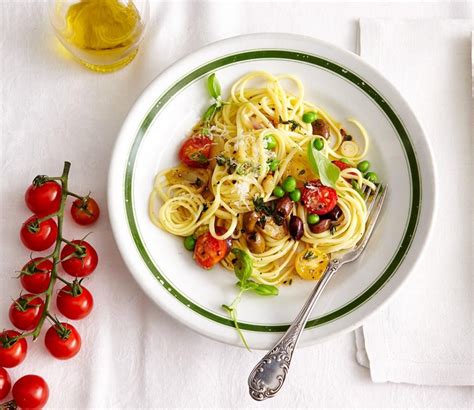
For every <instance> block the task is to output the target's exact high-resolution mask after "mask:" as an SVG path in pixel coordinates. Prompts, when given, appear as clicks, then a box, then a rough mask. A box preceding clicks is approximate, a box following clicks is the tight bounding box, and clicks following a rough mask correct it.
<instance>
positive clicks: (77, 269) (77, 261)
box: [61, 240, 99, 278]
mask: <svg viewBox="0 0 474 410" xmlns="http://www.w3.org/2000/svg"><path fill="white" fill-rule="evenodd" d="M72 243H73V244H74V245H76V246H77V247H76V246H74V245H70V244H67V245H66V246H65V247H64V248H63V249H62V251H61V261H62V262H61V265H62V267H63V269H64V270H65V271H66V272H67V273H69V274H70V275H71V276H76V277H79V278H83V277H84V276H88V275H90V274H91V273H92V272H94V269H95V268H96V267H97V263H98V261H99V257H98V256H97V252H96V251H95V249H94V248H93V247H92V246H91V245H90V244H89V243H88V242H86V241H83V240H75V241H72Z"/></svg>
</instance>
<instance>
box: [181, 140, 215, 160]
mask: <svg viewBox="0 0 474 410" xmlns="http://www.w3.org/2000/svg"><path fill="white" fill-rule="evenodd" d="M211 144H212V141H211V140H210V139H209V138H207V137H204V136H202V135H196V136H194V137H191V138H189V139H187V140H186V141H184V143H183V145H182V147H181V149H180V150H179V159H180V161H181V162H183V163H184V164H186V165H187V166H188V167H192V168H206V167H207V165H208V164H209V157H210V155H211Z"/></svg>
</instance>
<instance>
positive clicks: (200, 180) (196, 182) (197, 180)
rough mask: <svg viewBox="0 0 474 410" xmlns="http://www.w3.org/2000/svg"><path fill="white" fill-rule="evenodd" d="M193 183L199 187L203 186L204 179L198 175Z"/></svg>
mask: <svg viewBox="0 0 474 410" xmlns="http://www.w3.org/2000/svg"><path fill="white" fill-rule="evenodd" d="M193 185H196V186H197V187H198V188H200V187H202V179H201V178H199V177H197V178H196V181H194V183H193Z"/></svg>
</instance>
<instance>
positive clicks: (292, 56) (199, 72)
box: [124, 50, 421, 332]
mask: <svg viewBox="0 0 474 410" xmlns="http://www.w3.org/2000/svg"><path fill="white" fill-rule="evenodd" d="M260 59H282V60H295V61H300V62H304V63H306V64H311V65H315V66H318V67H321V68H324V69H325V70H329V71H331V72H333V73H335V74H337V75H339V76H341V77H343V78H345V79H346V80H348V81H350V82H351V83H353V84H354V85H355V86H357V87H358V88H360V89H361V90H362V91H364V92H365V93H366V94H367V95H368V96H369V97H370V98H371V99H372V100H373V101H374V102H375V103H376V104H377V105H378V106H379V107H380V109H381V110H382V111H383V112H384V113H385V115H386V116H387V117H388V119H389V120H390V122H391V123H392V125H393V127H394V128H395V130H396V131H397V133H398V136H399V139H400V142H401V144H402V147H403V149H404V150H405V154H406V157H407V160H408V167H409V170H410V176H411V182H412V183H411V187H412V192H411V204H410V215H409V218H408V223H407V226H406V229H405V233H404V236H403V239H402V241H401V243H400V246H399V248H398V250H397V252H396V254H395V255H394V256H393V258H392V260H391V262H390V264H389V265H388V266H387V267H386V269H385V270H384V272H383V273H382V274H381V275H380V276H379V277H378V278H377V280H376V281H375V282H373V283H372V285H371V286H370V287H369V288H368V289H366V290H365V291H364V292H363V293H362V294H360V295H359V296H358V297H356V298H355V299H353V300H351V301H350V302H349V303H347V304H345V305H344V306H342V307H340V308H339V309H337V310H335V311H333V312H331V313H328V314H326V315H324V316H321V317H318V318H316V319H313V320H310V321H308V323H307V324H306V328H312V327H316V326H321V325H322V324H324V323H328V322H331V321H334V320H336V319H338V318H340V317H342V316H344V315H347V314H348V313H350V312H352V311H353V310H354V309H356V308H358V307H359V306H361V305H362V304H364V303H365V302H367V301H368V300H369V299H370V298H371V297H372V296H374V295H375V294H376V293H377V292H378V291H379V290H380V289H381V288H382V287H383V286H384V285H385V284H386V283H387V282H388V281H389V279H390V278H391V277H392V276H393V275H394V273H395V272H396V271H397V269H398V267H399V266H400V264H401V262H402V261H403V259H404V258H405V256H406V254H407V252H408V250H409V248H410V246H411V243H412V240H413V237H414V234H415V232H416V228H417V225H418V219H419V214H420V204H421V179H420V174H419V169H418V163H417V159H416V155H415V150H414V148H413V145H412V143H411V141H410V138H409V136H408V133H407V131H406V130H405V127H404V126H403V124H402V122H401V121H400V119H399V118H398V116H397V115H396V114H395V112H394V111H393V109H392V108H391V107H390V105H389V104H388V103H387V102H386V101H385V99H384V98H383V97H382V96H381V95H380V93H379V92H377V91H376V90H375V89H374V88H373V87H372V86H371V85H369V84H368V83H367V82H366V81H364V80H363V79H361V78H360V77H359V76H358V75H357V74H355V73H353V72H351V71H350V70H348V69H347V68H345V67H342V66H341V65H339V64H337V63H335V62H333V61H329V60H326V59H324V58H322V57H318V56H314V55H310V54H305V53H301V52H295V51H289V50H255V51H247V52H242V53H237V54H231V55H228V56H225V57H222V58H219V59H217V60H214V61H211V62H209V63H207V64H205V65H203V66H201V67H199V68H197V69H196V70H194V71H192V72H191V73H189V74H187V75H186V76H184V77H183V78H181V79H180V80H179V81H177V82H176V83H174V84H173V85H172V86H171V87H170V88H169V89H168V90H167V91H166V92H165V93H163V94H162V95H161V96H160V97H159V98H158V100H157V101H156V102H155V104H154V105H153V107H152V108H151V109H150V111H149V112H148V114H147V115H146V116H145V118H144V120H143V121H142V123H141V125H140V128H139V130H138V132H137V135H136V136H135V139H134V141H133V144H132V147H131V149H130V154H129V159H128V162H127V168H126V171H125V191H124V192H125V208H126V213H127V219H128V224H129V227H130V233H131V235H132V237H133V240H134V242H135V245H136V247H137V250H138V252H139V253H140V255H141V257H142V258H143V261H144V262H145V263H146V265H147V267H148V268H149V269H150V271H151V272H152V273H153V275H154V276H155V277H156V278H157V279H158V280H159V282H160V283H161V285H162V286H163V287H164V288H165V289H167V290H168V291H169V293H170V294H171V295H173V296H174V297H175V298H176V299H178V300H179V301H180V302H181V303H183V304H184V305H185V306H187V307H188V308H189V309H192V310H193V311H194V312H196V313H197V314H199V315H202V316H204V317H206V318H207V319H210V320H213V321H215V322H217V323H220V324H223V325H226V326H230V327H234V323H233V322H232V321H231V320H229V319H228V318H226V317H224V316H220V315H217V314H215V313H213V312H210V311H208V310H207V309H205V308H203V307H202V306H198V305H197V304H195V303H194V302H192V301H191V300H189V299H188V298H187V297H186V296H185V295H183V294H182V293H180V292H179V291H178V290H177V289H176V288H175V287H174V286H173V285H172V284H171V282H169V281H168V280H167V278H166V277H165V276H164V275H162V274H161V272H160V271H159V270H158V268H157V266H156V265H155V264H154V263H153V261H152V258H151V257H150V255H149V254H148V252H147V250H146V247H145V245H144V243H143V240H142V238H141V236H140V233H139V230H138V227H137V222H136V219H135V214H134V207H133V197H132V181H133V171H134V165H135V159H136V156H137V152H138V149H139V148H140V144H141V142H142V140H143V137H144V136H145V134H146V132H147V130H148V128H149V126H150V125H151V123H152V122H153V119H154V118H155V117H156V115H157V114H158V113H159V112H160V110H161V109H162V108H163V107H164V105H165V104H166V103H167V102H168V101H170V99H171V98H173V96H174V95H176V94H177V93H178V92H179V91H180V90H181V89H183V88H184V87H186V86H187V85H188V84H189V83H191V82H192V81H194V80H196V79H198V78H200V77H202V76H204V75H206V74H208V73H210V72H212V71H215V70H216V69H219V68H222V67H224V66H228V65H232V64H235V63H240V62H243V61H248V60H260ZM239 326H240V327H241V328H242V329H245V330H251V331H258V332H283V331H285V330H286V329H287V328H288V325H287V324H285V325H262V324H253V323H242V322H239Z"/></svg>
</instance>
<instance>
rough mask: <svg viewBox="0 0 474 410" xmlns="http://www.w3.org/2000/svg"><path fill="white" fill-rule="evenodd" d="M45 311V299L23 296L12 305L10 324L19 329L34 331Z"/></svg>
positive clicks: (28, 295)
mask: <svg viewBox="0 0 474 410" xmlns="http://www.w3.org/2000/svg"><path fill="white" fill-rule="evenodd" d="M43 310H44V302H43V299H41V298H39V297H35V296H34V295H30V294H26V295H21V296H20V297H19V298H18V299H17V300H15V301H14V302H13V303H12V304H11V305H10V310H9V317H10V322H12V324H13V326H15V327H16V328H18V329H21V330H33V329H34V328H35V327H36V325H37V324H38V322H39V321H40V319H41V315H42V314H43Z"/></svg>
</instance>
